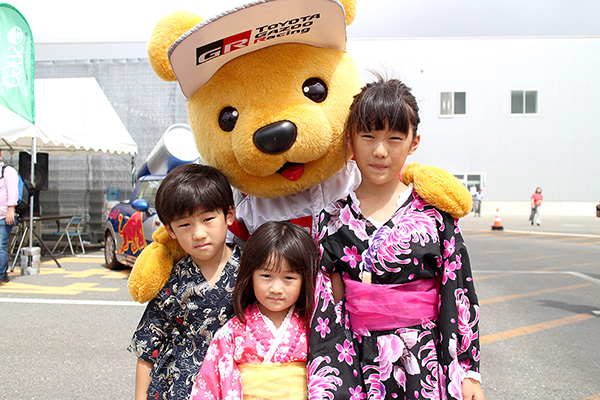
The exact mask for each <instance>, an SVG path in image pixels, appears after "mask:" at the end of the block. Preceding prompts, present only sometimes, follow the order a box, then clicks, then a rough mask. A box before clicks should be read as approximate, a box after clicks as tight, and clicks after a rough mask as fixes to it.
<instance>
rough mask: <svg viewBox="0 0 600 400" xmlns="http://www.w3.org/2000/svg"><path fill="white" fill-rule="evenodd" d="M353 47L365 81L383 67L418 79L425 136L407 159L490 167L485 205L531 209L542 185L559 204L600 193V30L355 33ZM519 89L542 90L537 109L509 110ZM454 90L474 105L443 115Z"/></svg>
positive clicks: (582, 210)
mask: <svg viewBox="0 0 600 400" xmlns="http://www.w3.org/2000/svg"><path fill="white" fill-rule="evenodd" d="M348 51H349V53H350V54H351V55H352V57H353V59H354V60H355V62H356V63H357V65H358V66H359V69H360V71H361V76H362V77H363V81H368V80H372V76H371V75H370V74H369V73H368V70H376V71H379V72H384V73H387V75H388V76H390V77H397V78H399V79H401V80H404V81H405V82H406V83H407V84H408V86H409V87H412V88H413V93H414V94H415V96H416V97H417V100H418V101H419V106H420V108H421V111H420V116H421V125H420V126H419V132H420V134H421V145H420V147H419V149H418V150H417V152H416V153H415V154H414V155H413V156H412V159H409V161H416V162H421V163H425V164H433V165H436V166H440V167H443V168H446V169H448V170H449V171H451V172H453V173H455V174H467V173H481V174H483V176H484V177H485V181H484V186H483V188H482V189H483V191H484V196H485V199H486V201H485V202H484V205H486V208H487V207H496V206H497V205H499V204H502V206H503V207H504V208H505V209H507V210H513V209H514V210H515V213H520V212H521V211H520V210H523V211H522V212H523V213H527V208H528V201H529V198H530V196H531V194H532V193H533V191H534V190H535V188H536V187H537V186H541V187H542V189H543V194H544V198H545V205H546V207H545V211H546V212H549V213H552V214H570V215H578V214H582V215H586V214H588V213H589V209H593V207H592V206H593V204H594V203H597V202H598V200H600V180H599V179H598V178H597V176H596V174H595V172H596V171H597V170H598V166H599V165H600V164H599V160H598V159H599V157H600V38H464V39H463V38H459V39H389V40H381V39H378V40H350V41H349V43H348ZM511 90H537V91H538V114H536V115H525V116H511V113H510V103H511ZM446 91H449V92H466V107H467V112H466V115H464V116H454V117H446V116H444V117H441V116H440V111H439V110H440V92H446ZM484 211H485V209H484ZM509 212H511V213H512V211H509Z"/></svg>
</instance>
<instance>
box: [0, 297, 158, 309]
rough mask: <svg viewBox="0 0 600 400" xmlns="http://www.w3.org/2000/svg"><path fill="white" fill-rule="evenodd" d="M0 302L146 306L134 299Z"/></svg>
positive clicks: (3, 300)
mask: <svg viewBox="0 0 600 400" xmlns="http://www.w3.org/2000/svg"><path fill="white" fill-rule="evenodd" d="M0 303H29V304H72V305H84V306H144V307H145V306H146V305H145V304H140V303H136V302H135V301H109V300H67V299H23V298H17V297H6V298H0Z"/></svg>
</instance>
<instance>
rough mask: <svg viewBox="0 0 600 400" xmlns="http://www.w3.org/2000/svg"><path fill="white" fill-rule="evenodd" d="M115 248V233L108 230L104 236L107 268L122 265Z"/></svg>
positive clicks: (115, 267)
mask: <svg viewBox="0 0 600 400" xmlns="http://www.w3.org/2000/svg"><path fill="white" fill-rule="evenodd" d="M115 249H116V247H115V240H114V238H113V235H112V234H111V233H110V232H106V235H105V236H104V261H105V263H106V268H108V269H117V268H120V267H122V265H121V264H120V263H119V262H118V261H117V256H116V255H115Z"/></svg>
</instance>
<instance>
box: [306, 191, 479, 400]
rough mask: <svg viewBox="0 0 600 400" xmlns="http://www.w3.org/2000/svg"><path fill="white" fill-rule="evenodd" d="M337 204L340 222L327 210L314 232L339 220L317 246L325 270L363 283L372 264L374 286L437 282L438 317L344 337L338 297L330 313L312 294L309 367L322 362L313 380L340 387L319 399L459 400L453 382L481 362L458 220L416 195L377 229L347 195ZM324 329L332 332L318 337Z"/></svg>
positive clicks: (346, 329) (347, 328)
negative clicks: (327, 379)
mask: <svg viewBox="0 0 600 400" xmlns="http://www.w3.org/2000/svg"><path fill="white" fill-rule="evenodd" d="M338 203H339V204H337V205H336V206H335V207H336V210H338V211H336V213H337V215H330V214H328V213H327V212H326V211H324V212H323V213H322V215H321V216H322V217H323V218H322V220H320V223H319V229H320V230H325V231H327V227H328V226H331V225H330V224H331V220H332V219H336V218H337V219H338V220H339V221H337V222H336V224H337V225H335V227H336V229H337V230H336V231H335V233H331V232H327V233H326V234H325V235H324V236H322V237H321V239H320V240H319V244H320V245H321V246H323V249H324V251H323V256H322V260H321V268H322V269H323V271H325V272H326V273H331V272H336V273H341V274H342V275H343V276H344V279H347V278H349V279H352V280H354V281H359V282H360V281H361V276H362V274H363V272H365V271H366V269H367V265H369V264H372V266H373V273H374V277H376V279H375V280H373V281H372V285H379V284H385V285H402V284H405V283H408V282H415V281H417V282H418V281H419V280H421V279H436V280H437V281H438V282H439V283H440V286H439V294H438V310H439V314H438V317H437V318H434V319H433V320H427V321H424V322H422V323H421V324H420V325H417V326H410V327H398V328H397V329H393V330H386V331H383V330H377V329H374V330H373V331H369V330H367V329H365V331H364V332H359V331H358V329H356V330H352V329H351V324H350V323H349V321H350V318H349V312H348V311H347V310H346V304H345V298H343V299H342V301H340V302H338V303H337V304H334V303H333V301H331V300H330V299H329V298H328V297H323V295H322V294H319V295H317V296H316V298H317V301H318V303H317V304H316V310H317V311H316V312H315V316H314V318H313V319H312V320H311V329H310V340H314V342H315V343H319V345H318V346H316V347H315V349H314V352H313V349H311V354H309V363H310V362H314V361H315V360H319V364H318V366H317V365H315V368H314V371H313V372H312V373H313V374H315V375H316V376H317V377H319V376H321V375H319V374H320V372H321V371H322V370H323V371H331V369H332V368H333V369H334V370H335V371H336V373H335V376H336V377H338V378H339V379H340V380H341V383H340V384H339V385H335V388H332V389H328V390H327V391H326V392H327V393H328V394H335V396H333V395H332V396H330V397H327V396H322V397H323V398H326V399H333V398H334V397H335V398H337V397H344V398H349V397H352V396H354V398H357V399H364V398H366V399H373V400H376V399H384V398H385V399H393V398H398V399H409V400H416V399H418V400H421V399H430V400H431V399H433V400H442V399H444V400H445V399H450V400H458V399H460V398H461V397H462V395H461V394H459V392H458V390H457V389H458V388H460V386H461V381H460V377H461V376H466V375H462V374H467V372H468V371H473V372H475V373H477V372H478V371H479V358H480V353H479V333H478V320H479V318H478V314H479V307H478V303H477V296H476V292H475V288H474V286H473V279H472V275H471V266H470V263H469V258H468V256H467V252H466V247H465V243H464V240H463V238H462V235H461V233H460V229H459V225H458V221H457V220H455V219H454V218H452V217H451V216H450V215H448V214H447V213H445V212H442V211H440V210H437V209H436V208H435V207H433V206H432V205H430V204H428V203H427V202H426V201H424V200H423V199H421V198H420V197H419V196H418V195H417V194H416V193H415V192H414V190H411V192H410V193H408V194H407V195H404V197H402V198H399V200H398V202H397V203H398V208H397V210H396V212H395V213H394V215H393V216H392V217H391V218H390V220H389V221H387V222H385V223H383V224H382V225H381V226H380V225H377V226H375V225H374V224H373V223H372V222H371V221H369V220H368V219H366V218H365V217H364V216H363V215H362V214H361V212H360V207H359V203H358V201H357V199H356V197H355V195H354V194H353V193H351V194H350V195H348V196H347V197H346V198H344V199H342V200H339V201H338ZM340 222H341V223H340ZM355 249H356V250H355ZM359 256H360V257H361V259H359ZM330 284H331V282H330V281H329V280H326V281H324V285H330ZM348 287H350V286H346V288H348ZM327 290H330V289H327ZM347 290H348V289H347ZM376 292H377V291H376ZM415 297H416V299H418V294H416V296H415ZM415 301H418V300H415ZM325 302H327V304H326V305H324V304H323V303H325ZM319 318H321V319H320V320H319ZM382 318H385V314H384V315H382ZM327 319H328V323H325V321H326V320H327ZM325 326H326V327H327V328H329V330H330V332H328V333H327V334H326V335H325V336H324V337H323V331H324V329H325ZM451 339H452V340H453V341H454V344H452V345H451V344H450V341H451ZM452 346H453V347H454V348H453V349H452V351H451V349H450V347H452ZM351 350H352V354H350V351H351ZM451 353H452V354H451ZM457 353H458V354H457ZM459 357H460V360H459ZM311 365H313V364H311ZM457 379H458V380H457ZM351 390H352V391H351ZM363 395H366V396H365V397H363ZM313 398H315V399H316V398H319V397H313Z"/></svg>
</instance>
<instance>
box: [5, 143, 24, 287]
mask: <svg viewBox="0 0 600 400" xmlns="http://www.w3.org/2000/svg"><path fill="white" fill-rule="evenodd" d="M18 201H19V174H18V173H17V171H16V170H15V169H14V168H13V167H11V166H10V165H5V164H4V162H2V150H1V149H0V285H1V284H3V283H7V282H10V279H9V277H8V238H9V236H10V231H11V230H12V227H13V225H14V224H15V222H16V218H15V206H16V205H17V202H18Z"/></svg>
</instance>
